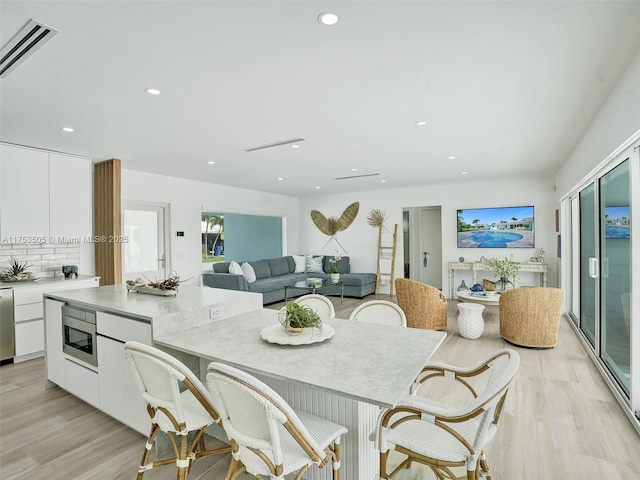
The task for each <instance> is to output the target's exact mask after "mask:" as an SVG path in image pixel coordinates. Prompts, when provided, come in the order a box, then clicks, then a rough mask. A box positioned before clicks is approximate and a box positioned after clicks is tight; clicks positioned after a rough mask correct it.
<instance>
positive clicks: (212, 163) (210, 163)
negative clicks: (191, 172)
mask: <svg viewBox="0 0 640 480" xmlns="http://www.w3.org/2000/svg"><path fill="white" fill-rule="evenodd" d="M207 163H208V164H209V165H215V164H216V162H207Z"/></svg>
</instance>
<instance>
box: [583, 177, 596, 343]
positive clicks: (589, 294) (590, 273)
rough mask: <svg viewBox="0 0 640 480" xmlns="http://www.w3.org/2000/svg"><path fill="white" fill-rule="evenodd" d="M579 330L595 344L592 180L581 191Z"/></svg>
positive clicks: (594, 209) (594, 199)
mask: <svg viewBox="0 0 640 480" xmlns="http://www.w3.org/2000/svg"><path fill="white" fill-rule="evenodd" d="M579 197H580V198H579V202H580V211H579V215H580V227H579V228H580V237H579V239H580V250H579V252H580V261H579V265H580V289H579V291H580V315H579V318H580V324H579V327H580V330H582V331H583V332H584V334H585V337H587V340H589V342H590V343H591V345H592V346H595V345H596V321H597V319H596V312H597V308H598V305H597V300H598V299H597V296H596V282H597V277H598V268H597V261H598V258H597V254H596V252H597V245H596V242H597V231H596V190H595V185H594V184H593V183H592V184H591V185H589V186H587V187H586V188H585V189H584V190H582V191H581V192H580V195H579Z"/></svg>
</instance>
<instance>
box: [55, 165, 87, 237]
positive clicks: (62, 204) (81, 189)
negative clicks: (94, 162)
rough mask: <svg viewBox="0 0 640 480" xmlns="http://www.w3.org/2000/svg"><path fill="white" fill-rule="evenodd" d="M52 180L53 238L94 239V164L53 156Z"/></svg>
mask: <svg viewBox="0 0 640 480" xmlns="http://www.w3.org/2000/svg"><path fill="white" fill-rule="evenodd" d="M49 180H50V183H49V185H50V194H49V205H50V212H51V217H50V220H49V235H50V236H52V237H54V238H56V239H57V238H58V237H85V236H88V235H91V234H92V232H93V228H92V220H91V219H92V211H93V206H92V202H91V162H90V161H89V160H87V159H86V158H79V157H71V156H69V155H61V154H58V153H50V154H49ZM60 243H62V242H60Z"/></svg>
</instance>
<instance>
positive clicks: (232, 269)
mask: <svg viewBox="0 0 640 480" xmlns="http://www.w3.org/2000/svg"><path fill="white" fill-rule="evenodd" d="M229 273H233V274H235V275H244V273H243V272H242V268H241V267H240V264H239V263H238V262H233V261H232V262H231V263H230V264H229Z"/></svg>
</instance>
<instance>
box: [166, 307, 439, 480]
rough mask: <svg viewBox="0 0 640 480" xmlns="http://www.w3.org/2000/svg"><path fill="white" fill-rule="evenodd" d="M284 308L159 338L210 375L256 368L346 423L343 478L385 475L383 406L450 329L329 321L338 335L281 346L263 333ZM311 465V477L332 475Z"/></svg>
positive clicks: (367, 479)
mask: <svg viewBox="0 0 640 480" xmlns="http://www.w3.org/2000/svg"><path fill="white" fill-rule="evenodd" d="M276 314H277V311H275V310H270V309H261V310H258V311H255V312H250V313H246V314H243V315H239V316H237V317H235V318H230V319H228V321H223V322H218V323H215V324H210V325H206V326H202V327H198V328H195V329H192V330H185V331H182V332H178V333H172V334H170V335H166V336H160V337H156V338H154V343H155V344H156V345H157V346H159V347H160V348H163V347H166V348H168V349H169V350H170V351H172V350H173V351H178V352H183V353H185V354H189V355H193V356H195V357H198V358H200V359H201V367H200V372H201V376H203V375H204V374H205V372H206V366H207V364H208V363H209V362H211V361H218V362H222V363H226V364H229V365H233V366H235V367H238V368H240V369H242V370H245V371H247V372H249V373H252V374H254V375H256V376H257V377H259V378H260V379H262V380H263V381H264V382H265V383H267V384H268V385H270V386H271V387H272V388H274V390H276V391H277V392H278V393H280V394H281V395H282V396H283V397H284V398H285V400H286V401H287V402H289V404H290V405H291V406H292V407H293V408H296V409H300V410H303V411H306V412H309V413H313V414H315V415H318V416H321V417H324V418H327V419H329V420H332V421H334V422H336V423H340V424H342V425H344V426H346V427H347V428H348V429H349V433H347V435H345V437H344V439H343V457H342V458H343V461H342V471H343V477H344V478H349V479H360V480H371V479H373V478H377V472H378V452H377V450H376V449H375V445H374V443H373V442H372V441H370V440H369V434H370V433H371V432H372V431H373V429H374V428H375V424H376V419H377V416H378V413H379V411H380V407H393V406H395V405H396V403H397V402H398V400H399V399H400V397H401V396H402V395H403V394H405V393H407V392H408V391H409V388H410V386H411V384H412V382H413V380H414V379H415V378H416V376H417V375H418V373H419V372H420V371H421V369H422V367H423V365H424V364H425V363H426V362H427V360H428V359H429V358H430V357H431V355H432V354H433V352H434V351H435V350H436V349H437V348H438V346H439V345H440V344H441V343H442V341H443V340H444V338H445V336H446V333H444V332H436V331H430V330H420V329H413V328H399V327H393V326H386V325H374V324H368V323H362V322H352V321H349V320H342V319H335V318H334V319H323V321H324V322H325V323H326V324H328V325H331V326H332V327H333V328H334V329H335V334H334V335H333V337H332V338H330V339H328V340H325V341H323V342H321V343H314V344H309V345H298V346H293V345H278V344H272V343H269V342H267V341H265V340H263V339H262V338H261V335H260V332H261V330H262V329H263V328H265V327H267V326H270V325H273V324H275V323H277V321H278V320H277V316H276ZM330 475H331V473H330V471H329V470H325V469H323V470H319V469H313V470H309V471H308V472H307V474H306V476H305V478H330Z"/></svg>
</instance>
